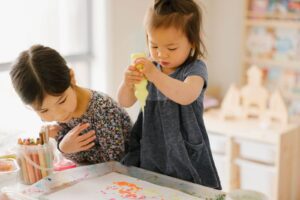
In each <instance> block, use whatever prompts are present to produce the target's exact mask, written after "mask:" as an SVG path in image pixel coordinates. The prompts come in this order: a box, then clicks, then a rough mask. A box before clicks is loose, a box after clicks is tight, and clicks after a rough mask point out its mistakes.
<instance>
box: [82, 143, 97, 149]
mask: <svg viewBox="0 0 300 200" xmlns="http://www.w3.org/2000/svg"><path fill="white" fill-rule="evenodd" d="M94 145H95V143H94V142H92V143H89V144H87V145H85V146H82V147H81V148H80V151H86V150H89V149H90V148H92V147H93V146H94Z"/></svg>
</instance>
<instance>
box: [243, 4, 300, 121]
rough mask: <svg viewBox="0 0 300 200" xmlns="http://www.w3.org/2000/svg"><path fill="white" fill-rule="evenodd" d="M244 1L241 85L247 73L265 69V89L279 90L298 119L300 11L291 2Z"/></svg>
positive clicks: (299, 103) (299, 107)
mask: <svg viewBox="0 0 300 200" xmlns="http://www.w3.org/2000/svg"><path fill="white" fill-rule="evenodd" d="M244 1H245V17H244V24H245V25H244V44H243V59H242V73H243V76H242V80H241V82H242V83H245V80H246V76H245V74H246V70H247V69H248V68H249V67H250V66H252V65H257V66H258V67H260V68H262V69H263V70H264V76H265V84H266V86H267V87H268V88H269V89H271V90H275V89H276V88H279V89H280V91H281V93H282V95H283V97H284V99H285V101H286V103H287V105H288V107H289V113H290V116H291V119H292V120H293V119H299V116H300V102H299V99H300V11H299V10H298V11H291V10H290V7H287V4H286V5H285V4H284V3H287V2H288V1H285V2H284V1H274V0H244ZM292 1H293V0H290V2H292ZM280 2H282V3H280ZM295 2H296V1H295ZM298 4H300V3H299V2H298ZM294 121H295V120H294ZM298 122H299V121H298Z"/></svg>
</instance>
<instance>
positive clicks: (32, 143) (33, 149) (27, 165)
mask: <svg viewBox="0 0 300 200" xmlns="http://www.w3.org/2000/svg"><path fill="white" fill-rule="evenodd" d="M17 160H18V163H19V166H20V169H21V170H20V172H21V174H20V179H21V182H22V183H24V184H33V183H35V182H37V181H39V180H41V179H42V178H45V177H47V176H49V175H50V174H52V172H53V148H52V146H51V145H50V143H49V138H48V134H47V129H46V128H42V130H41V132H40V134H39V137H38V138H37V139H33V138H27V139H21V138H19V139H18V151H17Z"/></svg>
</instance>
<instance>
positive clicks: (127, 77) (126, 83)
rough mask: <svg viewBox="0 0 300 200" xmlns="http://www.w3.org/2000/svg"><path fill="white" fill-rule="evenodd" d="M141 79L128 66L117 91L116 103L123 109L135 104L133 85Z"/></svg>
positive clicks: (138, 73)
mask: <svg viewBox="0 0 300 200" xmlns="http://www.w3.org/2000/svg"><path fill="white" fill-rule="evenodd" d="M142 78H143V74H142V73H140V72H139V71H138V70H137V69H136V68H135V67H134V66H129V67H128V68H127V70H126V71H125V73H124V80H123V82H122V84H121V86H120V88H119V90H118V103H119V104H120V105H121V106H123V107H130V106H132V105H133V104H134V103H135V102H136V100H137V99H136V97H135V95H134V84H136V83H139V82H140V81H141V80H142Z"/></svg>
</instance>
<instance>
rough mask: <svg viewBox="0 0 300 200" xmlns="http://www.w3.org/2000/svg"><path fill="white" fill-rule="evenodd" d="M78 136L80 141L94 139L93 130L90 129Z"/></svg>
mask: <svg viewBox="0 0 300 200" xmlns="http://www.w3.org/2000/svg"><path fill="white" fill-rule="evenodd" d="M78 138H79V142H80V143H83V142H85V141H87V140H89V139H91V141H93V140H95V139H96V136H95V131H94V130H91V131H89V132H87V133H86V134H84V135H81V136H79V137H78Z"/></svg>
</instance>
